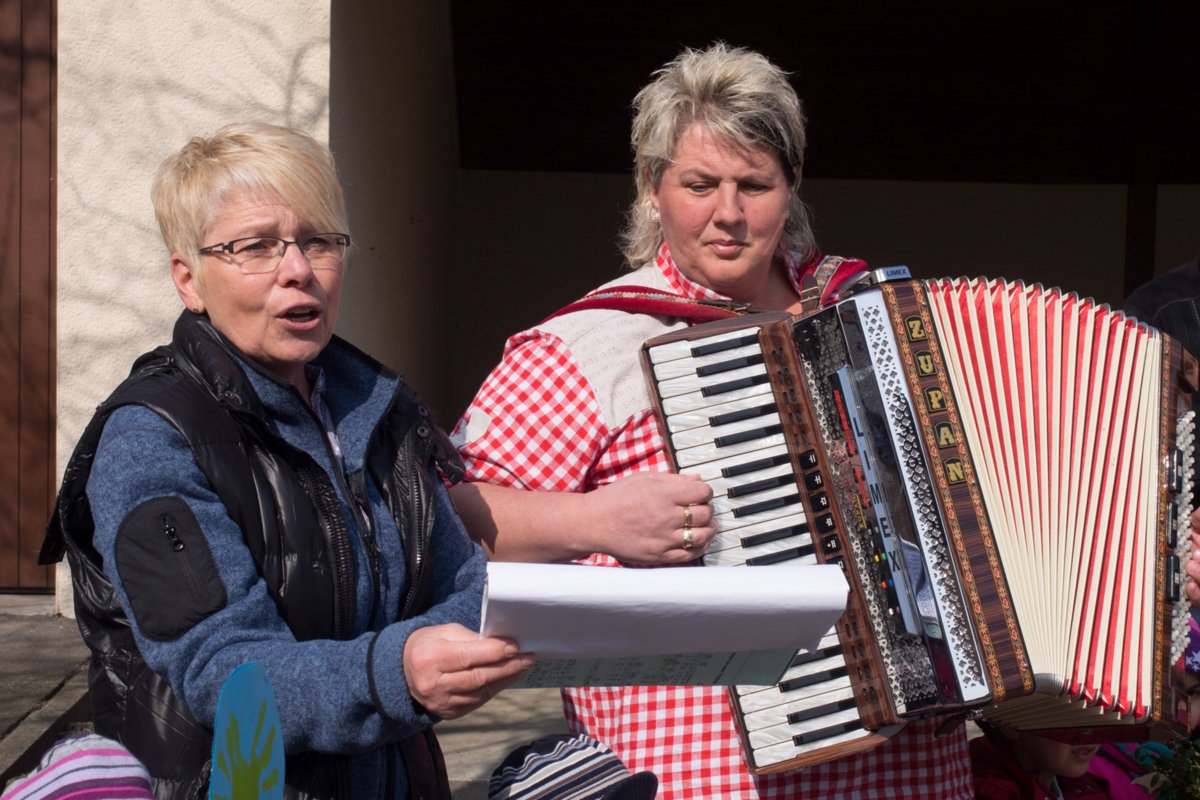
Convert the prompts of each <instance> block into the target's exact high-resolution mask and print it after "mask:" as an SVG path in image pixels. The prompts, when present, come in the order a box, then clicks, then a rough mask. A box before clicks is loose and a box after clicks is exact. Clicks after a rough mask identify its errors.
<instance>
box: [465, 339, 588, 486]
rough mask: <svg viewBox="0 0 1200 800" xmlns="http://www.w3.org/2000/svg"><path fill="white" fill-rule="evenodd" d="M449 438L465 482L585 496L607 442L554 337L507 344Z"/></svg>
mask: <svg viewBox="0 0 1200 800" xmlns="http://www.w3.org/2000/svg"><path fill="white" fill-rule="evenodd" d="M453 439H454V442H455V444H456V445H457V446H458V449H459V453H460V454H461V455H462V458H463V461H464V463H465V465H466V471H467V479H468V480H471V481H480V482H487V483H494V484H499V485H502V486H512V487H515V488H519V489H529V490H534V491H550V492H582V491H584V490H586V488H587V482H588V474H589V471H590V470H591V467H592V466H593V465H594V464H596V463H597V461H598V460H599V459H600V457H601V455H602V454H603V453H604V452H605V450H606V449H607V447H608V444H609V441H610V437H609V435H608V431H607V430H606V429H605V426H604V423H603V421H602V420H601V417H600V408H599V405H598V404H597V402H596V397H595V395H594V394H593V392H592V389H591V387H590V386H589V385H588V383H587V380H586V379H585V378H584V377H583V375H582V373H581V372H580V370H579V367H578V366H577V364H576V363H575V360H574V358H572V356H571V352H570V350H569V349H568V348H567V346H566V345H565V344H564V343H563V342H562V340H561V339H559V338H558V337H557V336H554V335H553V334H549V333H544V332H540V331H530V332H527V333H524V334H519V335H517V336H514V337H513V338H511V339H510V340H509V342H508V344H507V345H506V347H505V350H504V356H503V358H502V360H501V362H500V364H499V365H497V366H496V368H495V369H493V370H492V372H491V374H490V375H488V377H487V379H486V380H485V381H484V382H483V385H482V386H481V387H480V388H479V392H478V393H477V394H476V395H475V399H474V400H473V401H471V405H470V406H469V407H468V408H467V412H466V414H464V415H463V418H462V419H461V420H459V422H458V425H457V426H455V429H454V434H453Z"/></svg>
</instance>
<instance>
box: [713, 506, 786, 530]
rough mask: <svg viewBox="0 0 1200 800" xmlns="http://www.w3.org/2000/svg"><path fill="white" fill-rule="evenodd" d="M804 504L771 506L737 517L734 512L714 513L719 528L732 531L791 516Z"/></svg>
mask: <svg viewBox="0 0 1200 800" xmlns="http://www.w3.org/2000/svg"><path fill="white" fill-rule="evenodd" d="M803 510H804V506H802V505H801V504H800V503H799V502H796V503H791V504H789V505H785V506H781V507H779V508H770V509H767V510H766V511H758V512H755V513H752V514H746V515H744V516H741V517H735V516H734V515H733V513H732V512H727V513H724V514H716V515H714V519H716V521H717V530H721V531H732V530H734V529H736V528H743V527H745V526H747V525H754V524H756V523H759V522H770V521H771V520H773V519H779V518H780V517H786V516H791V515H792V514H795V513H797V512H800V511H803Z"/></svg>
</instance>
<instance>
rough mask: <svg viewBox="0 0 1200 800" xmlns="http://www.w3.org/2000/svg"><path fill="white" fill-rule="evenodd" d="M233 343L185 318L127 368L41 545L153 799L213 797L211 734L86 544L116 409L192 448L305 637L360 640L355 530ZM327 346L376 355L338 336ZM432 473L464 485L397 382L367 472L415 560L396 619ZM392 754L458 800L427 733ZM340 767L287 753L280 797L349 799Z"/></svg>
mask: <svg viewBox="0 0 1200 800" xmlns="http://www.w3.org/2000/svg"><path fill="white" fill-rule="evenodd" d="M231 347H232V346H231V345H230V344H229V343H228V341H227V340H225V339H224V337H222V336H221V335H220V334H219V333H217V331H216V330H215V329H214V328H213V327H212V325H211V324H210V323H209V321H208V319H207V318H206V317H203V316H198V315H195V314H192V313H190V312H184V313H183V315H182V316H181V317H180V318H179V320H178V321H177V322H176V324H175V331H174V336H173V339H172V343H171V344H170V345H169V346H165V347H160V348H158V349H156V350H154V351H152V352H150V353H147V354H145V355H143V356H142V357H140V358H139V359H138V360H137V361H136V362H135V363H134V365H133V370H132V371H131V373H130V376H129V377H128V378H127V379H126V380H125V382H124V383H122V384H121V385H120V386H119V387H118V388H117V389H116V391H115V392H113V394H112V396H111V397H109V398H108V400H106V401H105V402H104V403H103V404H101V406H100V407H99V408H98V409H97V411H96V414H95V416H94V417H93V418H92V420H91V422H90V423H89V424H88V426H87V428H86V430H85V431H84V434H83V436H82V438H81V439H80V441H79V444H78V445H77V446H76V448H75V452H74V454H73V455H72V456H71V460H70V463H69V464H68V466H67V469H66V472H65V474H64V477H63V483H62V488H61V489H60V491H59V495H58V501H57V507H56V512H55V514H54V516H53V518H52V519H51V521H50V524H49V526H48V528H47V531H46V539H45V542H44V543H43V545H42V553H41V563H52V562H57V561H59V560H61V559H62V556H63V554H64V552H65V554H66V555H67V558H68V561H69V563H70V565H71V578H72V584H73V586H74V590H75V613H76V618H77V620H78V623H79V629H80V631H81V632H82V633H83V638H84V641H85V642H86V643H87V645H88V647H89V648H90V649H91V652H92V658H91V666H90V674H89V684H90V693H91V699H92V708H93V716H94V722H95V727H96V731H97V732H98V733H100V734H103V735H106V736H109V737H111V738H114V739H117V740H119V741H121V742H122V743H124V744H125V746H126V747H128V748H129V749H130V750H131V751H132V752H133V754H134V755H136V756H137V757H138V758H139V759H140V760H141V761H142V763H143V764H145V765H146V767H147V769H148V770H149V771H150V774H151V776H152V777H153V779H154V789H155V794H156V795H157V797H159V798H160V800H161V799H163V798H171V800H176V799H179V800H183V799H187V800H191V798H204V797H207V791H208V777H209V772H210V768H211V764H210V759H211V748H212V732H211V731H210V730H209V729H207V728H206V727H204V726H203V725H201V724H200V723H199V722H198V721H196V720H195V719H194V718H193V717H192V715H191V714H190V713H189V712H188V710H187V709H186V707H185V706H184V705H183V703H182V702H180V700H179V698H178V697H177V696H176V695H175V693H174V692H173V691H172V690H171V687H170V686H169V685H168V684H167V682H166V681H165V680H164V679H162V678H161V677H159V676H158V675H157V674H156V673H155V672H154V671H153V670H151V669H149V668H148V667H147V666H146V664H145V663H144V662H143V661H142V658H141V655H140V654H139V652H138V649H137V645H136V644H135V642H134V639H133V635H132V633H131V632H130V629H129V621H128V619H127V618H126V616H125V613H124V611H123V610H122V608H121V606H120V604H119V602H118V601H117V599H116V597H115V595H114V592H113V586H112V583H111V582H110V581H109V579H108V577H107V576H106V575H105V574H104V572H103V570H102V564H101V560H100V557H99V554H98V553H97V552H96V550H95V548H94V547H93V544H92V535H93V532H94V526H93V521H92V515H91V509H90V507H89V505H88V500H87V495H86V489H87V480H88V475H89V473H90V471H91V466H92V461H93V458H94V456H95V453H96V447H97V445H98V443H99V440H100V434H101V432H102V430H103V428H104V424H105V422H106V421H107V420H108V417H109V415H110V414H111V413H112V412H113V411H114V410H116V409H117V408H120V407H121V406H125V405H141V406H144V407H146V408H149V409H151V410H152V411H154V412H156V413H157V414H159V415H160V416H162V417H163V418H164V419H165V420H167V421H168V422H170V423H171V424H172V425H173V426H174V427H175V428H177V429H178V430H179V431H180V432H181V433H182V434H183V436H184V437H185V438H186V439H187V441H188V444H189V445H190V446H191V449H192V453H193V454H194V456H195V458H196V463H197V464H198V465H199V466H200V468H201V470H202V471H203V472H204V474H205V476H206V477H207V478H208V481H209V483H210V485H211V486H212V487H213V489H214V490H215V491H216V493H217V495H218V496H219V497H220V498H221V500H222V501H223V502H224V504H225V506H226V508H227V509H228V510H229V513H230V516H231V517H232V518H233V519H234V520H235V521H236V522H237V523H238V524H239V526H240V527H241V529H242V531H243V535H244V536H245V541H246V544H247V546H248V547H249V548H250V551H251V553H252V554H253V556H254V559H255V561H256V562H257V564H258V570H259V573H260V574H261V575H262V577H263V578H264V579H265V580H266V583H267V586H268V589H269V590H270V593H271V596H272V597H273V598H274V599H275V602H276V604H277V606H278V608H279V613H280V615H281V616H282V617H283V619H284V620H285V621H286V622H287V624H288V626H289V627H290V628H291V629H292V632H293V633H294V634H295V636H296V638H297V639H299V640H309V639H318V638H324V639H346V638H350V637H351V636H352V635H353V634H354V631H353V630H352V626H353V620H354V614H355V610H354V603H355V594H354V586H355V576H354V573H353V556H352V551H351V542H350V539H349V536H350V535H351V534H350V532H349V531H348V530H347V528H346V524H345V521H344V519H343V517H342V513H341V506H340V504H339V501H338V497H337V493H336V490H335V488H334V486H333V485H332V483H331V482H330V480H329V477H328V475H327V474H326V473H325V471H324V470H323V469H321V467H320V466H319V465H318V464H317V463H316V462H315V461H314V460H313V459H312V458H311V457H310V456H309V455H308V454H307V453H304V452H303V451H300V450H298V449H296V448H295V447H293V446H291V445H290V444H288V443H287V442H285V441H284V440H283V439H281V438H280V437H278V436H276V435H275V434H274V433H272V432H271V430H270V427H269V426H268V424H267V422H266V418H265V411H264V409H263V407H262V405H261V402H260V401H259V399H258V396H257V395H256V394H255V392H254V391H253V389H252V387H251V385H250V383H249V381H248V380H247V379H246V376H245V375H244V374H243V372H242V370H241V367H240V366H239V364H238V362H237V360H236V359H235V357H234V355H233V352H232V350H231ZM326 352H331V353H333V354H334V355H335V357H336V356H337V354H338V353H339V352H340V353H342V354H344V355H345V356H347V357H350V358H356V359H367V356H365V355H363V354H362V353H361V352H359V351H358V350H356V349H355V348H353V347H352V346H351V345H349V344H347V343H346V342H344V341H342V340H340V339H338V338H337V337H334V339H333V341H331V342H330V344H329V347H328V348H327V350H326ZM371 363H372V364H373V363H374V362H371ZM379 369H381V370H383V369H384V368H383V367H381V366H380V367H379ZM433 464H436V465H437V466H438V467H439V468H440V469H442V471H443V472H444V473H445V474H447V475H449V476H450V477H451V478H452V479H457V478H459V477H461V468H460V465H459V463H458V461H457V456H456V454H455V453H454V449H453V447H452V446H451V445H450V443H449V441H448V440H447V439H446V437H445V434H444V433H442V432H441V431H440V430H439V429H438V428H437V427H436V426H435V425H434V424H433V422H432V419H431V417H430V414H429V412H428V411H427V409H426V408H425V407H424V406H423V405H421V404H420V402H419V400H418V399H417V397H416V396H415V394H413V393H412V392H411V391H410V390H409V389H408V388H407V387H406V386H405V385H404V384H403V383H401V385H400V389H399V391H398V392H397V394H396V396H395V397H394V398H393V401H392V405H391V407H390V408H389V410H388V413H386V414H385V416H384V418H383V420H382V421H381V423H380V424H379V426H378V427H377V428H376V430H375V432H374V433H373V434H372V437H371V441H370V444H369V445H368V448H367V457H366V465H365V471H367V472H369V473H370V476H371V478H372V479H373V480H374V481H375V485H376V486H378V487H380V489H381V492H382V494H383V497H384V500H385V502H386V503H387V505H388V508H389V509H390V511H391V514H392V516H393V518H394V520H395V522H396V526H397V528H398V529H399V531H400V535H401V538H402V544H403V547H404V552H405V555H406V558H407V560H408V583H407V591H406V594H405V597H404V600H403V604H402V612H403V613H402V616H403V617H409V616H412V615H414V614H418V613H421V612H422V611H423V610H425V609H426V608H428V606H429V604H430V602H431V599H432V574H433V565H432V564H431V563H430V558H431V555H432V548H431V546H430V535H431V531H432V526H433V505H434V498H433V489H432V486H431V485H430V482H429V467H430V466H431V465H433ZM352 477H353V476H352ZM359 477H361V476H359ZM352 482H353V481H352ZM392 749H393V750H394V752H391V753H389V754H388V763H389V765H390V764H392V763H394V762H393V760H392V759H393V758H403V760H404V763H405V766H406V768H407V770H408V776H409V783H410V797H412V798H449V797H450V794H449V785H448V782H447V780H446V776H445V767H444V764H443V762H442V757H441V752H440V750H439V749H438V747H437V740H436V739H435V738H434V736H433V732H432V731H425V732H423V733H420V734H416V735H415V736H413V737H410V739H408V740H405V741H404V742H401V743H400V744H399V745H398V746H396V747H394V748H392ZM347 772H348V770H347V769H346V759H345V758H344V757H340V756H336V755H325V754H318V753H300V754H296V755H291V756H288V758H287V763H286V779H287V788H286V789H285V797H287V798H297V799H298V798H336V797H343V798H345V797H347V789H346V785H345V780H346V779H347Z"/></svg>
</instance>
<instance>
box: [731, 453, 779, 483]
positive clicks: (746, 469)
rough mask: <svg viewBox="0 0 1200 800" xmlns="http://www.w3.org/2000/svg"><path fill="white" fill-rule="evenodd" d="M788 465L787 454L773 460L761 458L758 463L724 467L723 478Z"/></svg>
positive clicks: (751, 462)
mask: <svg viewBox="0 0 1200 800" xmlns="http://www.w3.org/2000/svg"><path fill="white" fill-rule="evenodd" d="M786 463H788V457H787V453H782V454H780V455H777V456H774V457H772V458H760V459H758V460H756V461H747V462H746V463H745V464H738V465H736V466H733V467H722V468H721V477H722V478H736V477H738V476H739V475H749V474H750V473H751V472H758V471H760V470H764V469H770V468H771V467H778V466H779V465H780V464H786Z"/></svg>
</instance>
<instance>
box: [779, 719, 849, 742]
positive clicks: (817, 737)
mask: <svg viewBox="0 0 1200 800" xmlns="http://www.w3.org/2000/svg"><path fill="white" fill-rule="evenodd" d="M861 727H862V722H861V721H858V720H852V721H850V722H843V723H842V724H841V725H830V726H829V727H828V728H821V729H820V730H816V731H809V732H808V733H798V734H796V735H795V736H793V737H792V743H793V744H795V745H796V746H797V747H799V746H800V745H803V744H812V743H814V742H820V741H822V740H824V739H830V738H832V737H834V736H838V735H839V734H843V733H850V731H856V730H858V729H859V728H861Z"/></svg>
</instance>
